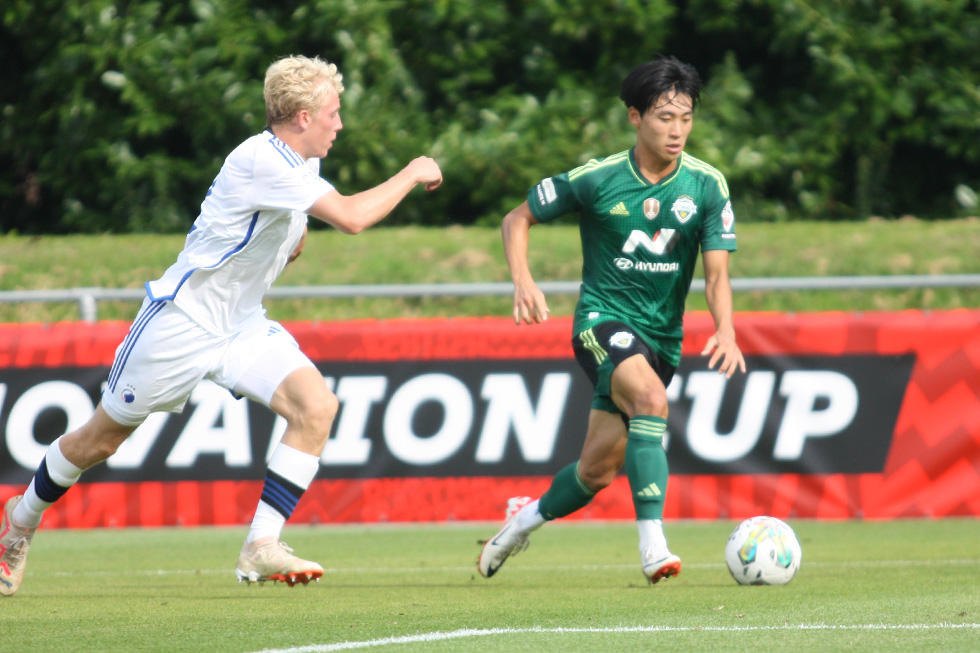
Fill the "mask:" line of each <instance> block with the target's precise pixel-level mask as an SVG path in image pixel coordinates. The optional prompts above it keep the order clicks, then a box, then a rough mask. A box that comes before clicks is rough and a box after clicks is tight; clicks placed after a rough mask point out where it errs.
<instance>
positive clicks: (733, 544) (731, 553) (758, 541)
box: [725, 517, 803, 585]
mask: <svg viewBox="0 0 980 653" xmlns="http://www.w3.org/2000/svg"><path fill="white" fill-rule="evenodd" d="M802 559H803V550H802V549H801V548H800V541H799V540H798V539H797V538H796V533H794V532H793V529H792V528H790V526H789V524H787V523H786V522H784V521H781V520H779V519H776V518H775V517H752V518H750V519H746V520H745V521H743V522H742V523H741V524H739V525H738V526H737V527H736V528H735V530H734V531H732V534H731V535H730V536H729V537H728V543H727V544H726V545H725V564H727V565H728V571H730V572H731V574H732V578H734V579H735V580H736V581H737V582H738V583H739V585H785V584H786V583H788V582H790V581H791V580H793V577H794V576H795V575H796V572H797V571H799V569H800V561H801V560H802Z"/></svg>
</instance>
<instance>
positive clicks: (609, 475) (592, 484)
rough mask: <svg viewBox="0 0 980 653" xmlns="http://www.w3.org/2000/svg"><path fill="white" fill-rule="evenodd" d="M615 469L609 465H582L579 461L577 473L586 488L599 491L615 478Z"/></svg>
mask: <svg viewBox="0 0 980 653" xmlns="http://www.w3.org/2000/svg"><path fill="white" fill-rule="evenodd" d="M616 472H617V470H616V469H614V468H613V467H612V466H610V465H605V464H598V465H583V464H582V463H581V462H579V467H578V475H579V478H581V479H582V482H583V483H584V484H585V486H586V487H587V488H589V489H590V490H592V491H593V492H599V491H600V490H604V489H605V488H607V487H609V485H610V484H611V483H612V482H613V479H614V478H616Z"/></svg>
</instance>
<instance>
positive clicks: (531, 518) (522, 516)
mask: <svg viewBox="0 0 980 653" xmlns="http://www.w3.org/2000/svg"><path fill="white" fill-rule="evenodd" d="M515 521H516V522H517V527H518V528H520V529H521V530H522V531H524V532H526V533H530V532H531V531H534V530H537V529H539V528H541V526H542V525H544V523H545V522H546V521H547V520H546V519H545V518H544V516H543V515H542V514H541V511H540V510H538V500H537V499H535V500H534V501H532V502H531V503H529V504H527V505H526V506H524V507H523V508H521V509H520V510H519V511H518V512H517V519H516V520H515Z"/></svg>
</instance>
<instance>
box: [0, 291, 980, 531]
mask: <svg viewBox="0 0 980 653" xmlns="http://www.w3.org/2000/svg"><path fill="white" fill-rule="evenodd" d="M286 326H287V328H288V329H289V330H290V331H291V332H292V333H293V334H294V335H295V336H296V338H297V340H298V341H299V342H300V345H301V347H302V348H303V350H304V351H305V352H306V353H307V354H308V355H309V356H310V358H311V359H313V360H314V362H316V363H317V365H318V367H319V368H320V369H321V371H322V372H323V373H324V376H325V377H326V378H328V382H329V383H331V384H332V387H333V388H334V391H335V392H336V393H337V394H338V397H340V398H341V412H340V413H339V414H338V420H337V424H335V432H334V433H333V435H332V437H331V443H330V444H329V445H328V449H327V450H326V451H325V453H324V457H323V458H322V460H323V466H322V471H321V473H320V475H319V476H318V478H317V480H315V481H314V483H313V485H312V486H311V488H310V490H309V491H308V492H307V494H306V495H305V496H304V498H303V500H302V501H301V502H300V504H299V506H298V508H297V510H296V512H295V513H294V515H293V518H292V519H291V522H300V523H334V522H382V521H453V520H487V519H489V520H496V519H499V518H500V517H501V511H502V508H503V506H504V505H505V504H506V499H507V498H508V497H510V496H514V495H517V494H527V495H531V496H539V495H540V494H541V493H543V492H544V491H545V490H546V489H547V487H548V484H549V482H550V478H551V475H552V474H553V473H554V472H555V471H557V470H558V469H560V468H561V467H562V466H564V465H565V464H568V463H569V462H571V461H572V460H574V459H575V458H576V457H577V455H578V448H579V447H580V446H581V442H582V439H583V437H584V423H585V418H587V414H588V401H589V396H590V393H591V389H590V388H589V386H588V382H587V381H586V380H585V379H584V374H582V373H581V372H580V371H578V370H577V369H576V367H575V363H574V360H573V358H572V353H571V347H570V336H571V323H570V320H568V319H552V320H550V321H549V322H548V323H546V324H544V325H535V326H531V327H528V326H524V327H520V328H518V327H515V326H514V325H513V323H512V322H511V321H510V320H507V319H496V318H480V319H452V320H393V321H382V322H378V321H356V322H341V323H317V324H312V323H291V324H287V325H286ZM736 328H737V329H738V337H739V343H740V345H741V347H742V350H743V352H744V353H745V355H746V357H747V360H748V362H749V372H748V374H746V375H744V376H743V375H738V376H739V377H740V378H737V379H733V380H732V381H731V382H729V383H725V382H722V381H719V380H718V375H717V374H714V373H708V372H707V370H706V369H705V365H704V361H703V360H702V359H701V358H700V357H699V356H698V354H699V352H700V351H701V349H702V348H703V346H704V342H705V340H706V339H707V338H708V337H709V336H710V334H711V332H712V322H711V319H710V316H709V315H707V314H704V313H692V314H689V315H688V317H687V320H686V333H687V338H686V340H685V346H684V357H685V358H684V361H683V362H682V364H681V367H680V368H679V369H678V374H677V377H676V378H675V380H674V383H672V384H671V387H670V388H669V394H670V395H671V418H670V421H669V424H668V430H669V437H668V442H667V446H668V459H669V460H670V462H671V472H672V474H671V477H670V481H669V491H668V493H667V504H666V511H665V517H666V518H668V519H677V518H686V519H689V518H693V519H716V518H731V519H740V518H744V517H748V516H752V515H756V514H770V515H774V516H778V517H786V518H820V519H844V518H866V519H889V518H896V517H922V516H926V517H946V516H978V515H980V311H974V310H959V311H942V312H918V311H907V312H872V313H862V314H849V313H820V314H807V315H800V314H795V315H783V314H740V315H738V316H737V317H736ZM127 329H128V324H125V323H117V322H112V323H99V324H94V325H93V324H85V323H61V324H54V325H0V434H2V435H3V436H4V443H3V445H4V446H2V447H0V498H6V497H7V496H10V495H13V494H16V493H18V492H21V491H22V490H23V488H24V487H25V486H26V484H27V483H28V482H29V481H30V478H31V476H32V475H33V472H34V469H35V468H36V466H37V464H38V462H39V461H40V456H41V455H43V451H44V448H45V447H46V444H47V443H49V442H50V441H52V440H53V439H54V438H55V437H57V436H58V435H60V433H63V432H64V431H65V430H66V429H68V428H73V427H74V426H75V425H76V424H77V423H78V422H79V420H82V421H83V420H84V419H86V418H87V415H88V414H90V413H91V409H92V407H93V406H94V403H95V402H96V401H97V400H98V396H99V392H100V389H101V385H102V382H103V381H104V379H105V377H106V376H107V374H108V368H109V366H110V365H111V363H112V357H113V354H114V350H115V347H116V346H117V345H118V343H119V342H121V341H122V339H123V337H124V336H125V334H126V331H127ZM227 395H228V393H227V392H224V391H221V392H220V393H217V392H215V393H212V392H207V391H203V390H202V392H201V394H200V396H197V395H195V397H193V398H192V401H191V402H190V403H189V406H188V408H187V409H186V410H185V413H187V414H185V415H175V416H161V418H160V420H161V421H160V423H156V424H155V425H154V427H153V429H149V426H148V427H147V432H146V433H145V434H144V435H142V436H141V438H140V442H138V443H133V444H134V446H133V447H131V448H130V449H128V450H127V451H125V452H124V451H123V450H120V452H119V453H118V454H117V456H114V457H113V459H110V461H109V464H107V465H102V466H99V467H97V468H95V469H93V470H90V471H89V472H87V473H86V475H85V476H84V477H83V479H82V482H80V483H79V484H78V485H77V486H76V487H75V488H73V489H72V490H71V491H70V492H69V493H68V494H67V495H66V496H65V497H64V498H63V499H62V500H61V501H59V502H58V503H57V504H56V505H55V506H54V507H53V508H52V509H51V510H49V511H48V512H47V513H46V515H45V522H44V525H45V527H70V528H83V527H97V526H166V525H188V526H190V525H198V524H241V523H246V522H248V521H249V520H250V519H251V516H252V513H253V511H254V509H255V504H256V502H257V500H258V497H259V494H260V493H261V485H262V480H261V479H262V477H263V471H262V470H263V469H264V459H265V458H264V457H265V455H266V453H267V451H268V449H269V447H270V446H271V445H272V444H274V442H275V433H276V428H277V427H276V424H275V423H274V420H273V417H272V416H271V414H269V413H268V411H267V410H265V409H264V408H262V407H255V406H252V407H248V406H245V405H244V404H245V403H247V402H234V400H232V399H229V398H228V396H227ZM389 407H390V410H389ZM194 411H197V413H196V414H194V415H192V413H194ZM202 415H214V416H217V417H214V418H212V419H211V420H210V422H208V421H206V420H205V421H206V426H204V427H202V426H201V424H202V419H203V418H202V417H201V416H202ZM232 416H235V417H236V418H238V419H237V421H236V419H231V417H232ZM192 417H193V419H192ZM219 418H220V419H219ZM164 420H165V421H164ZM211 422H213V424H212V423H211ZM227 424H245V425H246V427H247V429H248V430H249V433H248V434H246V435H240V434H238V433H236V432H233V431H232V429H231V428H230V427H223V426H222V425H227ZM202 428H204V429H205V431H206V432H205V433H204V434H203V435H202V433H201V431H200V429H202ZM195 429H197V430H195ZM138 433H140V432H138ZM135 437H136V436H135V435H134V438H135ZM134 438H131V440H133V439H134ZM201 440H207V442H208V443H209V445H208V447H210V448H207V447H205V446H204V445H201V444H197V445H195V443H199V442H200V441H201ZM215 443H217V444H215ZM129 444H130V443H127V445H129ZM195 446H197V447H198V448H197V449H195V448H194V447H195ZM117 458H118V459H117ZM573 517H574V518H582V519H632V518H633V508H632V502H631V500H630V495H629V488H628V486H627V484H626V480H625V478H624V477H620V478H617V480H616V481H615V482H614V483H613V485H612V486H611V487H609V488H608V489H606V490H605V491H603V492H602V493H600V494H599V495H598V496H597V497H596V499H595V500H594V501H593V502H592V504H590V505H589V506H588V507H586V508H585V509H584V510H582V511H580V512H579V513H577V514H576V515H574V516H573Z"/></svg>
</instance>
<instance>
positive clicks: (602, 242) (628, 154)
mask: <svg viewBox="0 0 980 653" xmlns="http://www.w3.org/2000/svg"><path fill="white" fill-rule="evenodd" d="M528 204H529V205H530V207H531V213H532V214H533V215H534V218H535V219H536V220H538V221H539V222H549V221H551V220H554V219H555V218H558V217H560V216H562V215H564V214H566V213H570V212H573V211H577V212H578V213H579V216H580V217H579V231H580V233H581V237H582V258H583V261H582V289H581V295H580V296H579V301H578V306H577V308H576V310H575V325H574V329H575V333H581V332H582V331H585V330H586V329H590V328H592V327H593V326H595V325H596V324H599V323H600V322H606V321H609V320H619V321H622V322H625V323H626V324H628V325H630V326H631V327H633V328H634V329H636V330H637V331H638V332H639V335H641V336H642V337H643V338H644V339H645V340H646V341H647V344H649V345H650V346H651V347H653V348H654V349H655V351H657V353H658V355H660V356H662V357H663V358H664V360H666V361H667V362H669V363H670V364H671V365H674V366H676V365H677V364H678V363H679V362H680V354H681V340H682V339H683V335H684V333H683V318H684V302H685V300H686V299H687V293H688V291H689V290H690V287H691V278H692V277H693V276H694V268H695V265H696V263H697V257H698V252H699V250H713V249H724V250H728V251H735V249H736V248H735V213H734V212H733V211H732V203H731V201H730V199H729V196H728V183H727V182H726V181H725V177H724V175H722V174H721V173H720V172H719V171H718V170H716V169H715V168H713V167H711V166H710V165H708V164H706V163H704V162H703V161H700V160H698V159H696V158H694V157H693V156H690V155H689V154H687V153H682V154H681V157H680V158H679V159H678V165H677V167H676V169H675V170H674V172H672V173H671V174H670V175H668V176H667V177H664V178H663V179H661V180H660V182H659V183H656V184H651V183H650V182H649V181H647V179H646V178H644V177H643V176H642V175H641V174H640V171H639V166H637V164H636V160H635V159H634V155H633V150H632V149H630V150H627V151H625V152H620V153H618V154H613V155H612V156H609V157H606V158H605V159H598V160H596V159H593V160H591V161H589V162H588V163H586V164H585V165H583V166H580V167H578V168H575V169H574V170H571V171H569V172H567V173H562V174H560V175H556V176H554V177H549V178H548V179H545V180H543V181H541V182H540V183H539V184H537V185H536V186H534V187H533V188H531V190H529V191H528Z"/></svg>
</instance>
